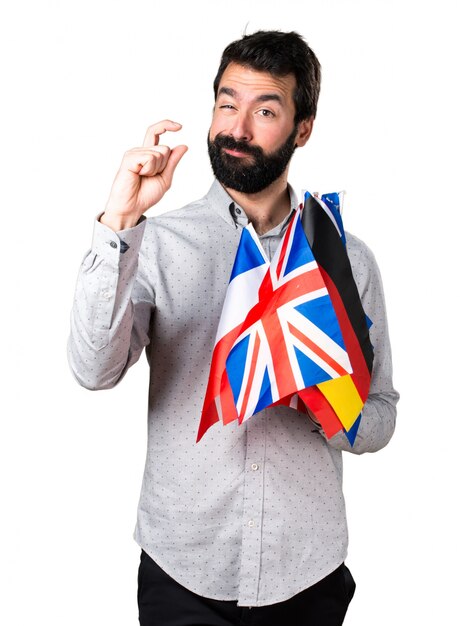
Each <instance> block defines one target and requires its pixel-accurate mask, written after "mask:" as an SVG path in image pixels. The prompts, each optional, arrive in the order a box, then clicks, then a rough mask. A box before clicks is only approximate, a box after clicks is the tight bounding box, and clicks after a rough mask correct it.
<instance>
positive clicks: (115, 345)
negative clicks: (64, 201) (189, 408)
mask: <svg viewBox="0 0 460 626" xmlns="http://www.w3.org/2000/svg"><path fill="white" fill-rule="evenodd" d="M145 223H146V222H145V220H143V221H142V222H141V223H140V224H139V225H137V226H135V227H134V228H130V229H127V230H124V231H121V232H119V233H115V232H113V231H112V230H111V229H110V228H108V227H106V226H104V225H103V224H101V223H100V222H98V221H96V222H95V226H94V235H93V242H92V246H91V250H90V251H89V252H88V253H87V255H86V256H85V258H84V260H83V262H82V265H81V268H80V272H79V275H78V279H77V286H76V292H75V299H74V303H73V309H72V314H71V332H70V338H69V343H68V358H69V363H70V367H71V369H72V372H73V374H74V376H75V377H76V379H77V381H78V382H79V383H80V384H81V385H82V386H83V387H86V388H87V389H109V388H111V387H113V386H114V385H116V384H117V383H118V382H119V381H120V380H121V378H122V377H123V376H124V374H125V373H126V371H127V369H128V368H129V367H130V366H131V365H132V364H133V363H135V362H136V361H137V360H138V359H139V356H140V354H141V352H142V350H143V348H144V347H145V346H146V345H147V344H148V343H149V335H148V329H149V325H150V316H151V313H152V310H153V307H154V293H153V290H152V288H151V287H150V286H149V285H148V284H147V282H146V281H145V280H143V279H142V272H141V271H140V270H139V250H140V246H141V243H142V238H143V234H144V229H145Z"/></svg>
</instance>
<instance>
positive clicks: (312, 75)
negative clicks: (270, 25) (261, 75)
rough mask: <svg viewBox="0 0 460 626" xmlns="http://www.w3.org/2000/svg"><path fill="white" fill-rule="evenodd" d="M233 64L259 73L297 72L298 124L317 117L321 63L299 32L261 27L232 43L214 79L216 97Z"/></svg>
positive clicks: (280, 73)
mask: <svg viewBox="0 0 460 626" xmlns="http://www.w3.org/2000/svg"><path fill="white" fill-rule="evenodd" d="M230 63H237V64H239V65H243V66H244V67H249V68H251V69H254V70H257V71H259V72H269V73H270V74H273V76H286V75H287V74H294V76H295V78H296V83H297V85H296V88H295V90H294V103H295V107H296V115H295V119H294V122H295V124H298V123H299V122H300V121H301V120H305V119H308V118H309V117H312V116H313V117H315V116H316V106H317V104H318V97H319V90H320V84H321V65H320V64H319V61H318V59H317V58H316V56H315V53H314V52H313V50H312V49H311V48H310V47H309V46H308V45H307V43H306V42H305V41H304V39H303V38H302V37H301V36H300V35H299V34H298V33H296V32H290V33H284V32H281V31H279V30H267V31H264V30H260V31H258V32H256V33H253V34H252V35H245V36H244V37H242V38H241V39H238V40H237V41H233V42H232V43H231V44H229V45H228V46H227V47H226V48H225V50H224V52H223V54H222V58H221V60H220V66H219V69H218V71H217V75H216V77H215V79H214V97H215V98H217V90H218V88H219V83H220V80H221V78H222V74H223V73H224V71H225V69H226V68H227V66H228V65H229V64H230Z"/></svg>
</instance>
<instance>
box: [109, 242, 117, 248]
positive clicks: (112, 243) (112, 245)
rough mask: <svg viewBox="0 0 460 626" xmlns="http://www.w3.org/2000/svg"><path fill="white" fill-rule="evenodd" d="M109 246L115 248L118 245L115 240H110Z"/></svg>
mask: <svg viewBox="0 0 460 626" xmlns="http://www.w3.org/2000/svg"><path fill="white" fill-rule="evenodd" d="M110 247H111V248H117V247H118V246H117V242H116V241H111V242H110Z"/></svg>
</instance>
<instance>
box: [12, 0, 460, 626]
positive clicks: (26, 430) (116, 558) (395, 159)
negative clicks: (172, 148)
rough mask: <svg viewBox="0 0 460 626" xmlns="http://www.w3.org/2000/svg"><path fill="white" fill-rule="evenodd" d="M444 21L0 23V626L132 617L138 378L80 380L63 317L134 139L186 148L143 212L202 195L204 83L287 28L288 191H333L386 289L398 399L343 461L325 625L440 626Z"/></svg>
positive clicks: (143, 377) (158, 16)
mask: <svg viewBox="0 0 460 626" xmlns="http://www.w3.org/2000/svg"><path fill="white" fill-rule="evenodd" d="M5 4H6V3H5ZM456 23H457V21H456V19H455V16H454V2H448V1H444V0H438V1H437V2H425V1H423V0H418V1H417V2H416V1H411V0H406V1H405V0H398V1H392V0H385V1H383V0H382V1H379V0H367V1H364V0H363V1H359V0H350V1H346V0H342V1H339V0H337V1H333V0H322V1H320V0H311V1H302V2H300V1H299V2H296V1H285V2H280V1H279V0H276V1H271V0H264V1H259V0H255V1H251V0H244V1H241V0H232V2H228V3H226V2H223V3H220V2H214V3H212V4H210V6H209V7H208V6H207V3H206V2H200V1H195V2H183V3H181V2H178V1H176V0H171V1H169V2H155V1H153V0H150V1H148V0H143V1H141V0H118V1H117V0H111V1H109V0H105V1H104V0H101V1H97V0H93V1H92V2H89V1H83V0H80V1H79V2H64V1H62V2H57V1H55V2H51V1H45V0H42V1H41V2H32V1H22V2H21V1H20V0H17V1H16V2H15V3H14V4H11V5H10V7H9V8H6V9H5V8H2V9H1V14H0V47H1V50H0V53H1V59H2V73H1V91H2V96H1V109H2V112H1V119H0V125H1V127H0V131H1V157H0V158H1V163H0V168H1V169H0V174H1V179H2V182H1V205H0V206H1V211H2V212H1V215H2V219H3V228H2V233H1V236H0V246H1V252H2V262H1V274H2V279H1V280H2V283H1V293H2V302H1V307H0V315H1V317H2V321H1V333H2V335H1V344H0V345H1V354H2V366H1V367H2V375H1V382H2V393H1V409H0V410H1V433H0V476H1V492H0V493H1V496H0V497H1V501H0V506H1V514H0V515H1V517H0V524H1V532H0V570H1V571H0V598H1V600H0V622H1V623H2V624H5V626H19V625H21V626H23V625H25V624H32V623H33V624H46V625H47V626H58V625H59V626H63V625H64V624H65V625H66V626H74V625H78V626H81V625H82V624H85V625H88V626H93V625H101V624H113V625H115V626H118V625H120V626H129V625H130V624H133V625H134V624H136V623H137V607H136V575H137V565H138V557H139V550H138V547H137V546H136V544H135V543H134V541H133V540H132V531H133V528H134V523H135V513H136V506H137V499H138V495H139V489H140V482H141V477H142V470H143V463H144V455H145V443H146V419H145V416H146V399H147V398H146V395H147V394H146V385H147V365H146V362H145V359H144V358H142V360H141V362H140V363H138V364H137V366H136V367H135V368H134V369H133V370H132V371H131V372H130V373H129V375H128V376H127V378H126V379H125V380H124V381H123V384H122V385H121V386H120V387H119V388H117V389H114V390H112V391H109V392H98V393H91V392H88V391H86V390H84V389H81V388H79V387H78V386H77V384H76V383H75V382H74V380H73V378H72V376H71V374H70V372H69V370H68V367H67V362H66V355H65V345H66V338H67V333H68V325H69V311H70V307H71V302H72V296H73V290H74V285H75V279H76V273H77V269H78V265H79V263H80V260H81V258H82V257H83V255H84V253H85V251H86V250H87V248H88V247H89V245H90V242H91V233H92V222H93V217H94V215H95V214H96V213H97V212H99V211H100V210H102V209H103V207H104V204H105V201H106V198H107V195H108V191H109V189H110V185H111V182H112V179H113V176H114V174H115V172H116V169H117V167H118V164H119V161H120V159H121V156H122V154H123V152H124V151H125V150H126V149H128V148H131V147H133V146H134V145H139V143H140V142H141V141H142V139H143V136H144V131H145V129H146V127H147V126H148V125H149V124H151V123H153V122H155V121H158V120H161V119H163V118H165V117H169V118H171V119H174V120H177V121H180V122H181V123H182V124H183V131H182V132H181V136H180V138H179V137H175V136H172V135H171V136H170V141H171V142H172V144H174V143H179V142H180V143H187V144H188V146H189V152H188V153H187V154H186V156H185V157H184V159H183V161H182V162H181V163H180V165H179V168H178V171H177V175H176V179H175V185H174V187H173V189H172V190H171V191H170V192H169V195H168V196H167V197H166V198H165V199H164V201H163V203H162V205H161V210H166V209H169V208H175V207H178V206H180V205H182V204H184V203H186V202H188V201H190V200H192V199H195V198H198V197H201V196H202V195H203V194H204V193H205V192H206V191H207V189H208V186H209V184H210V182H211V180H212V178H211V172H210V168H209V165H208V162H207V153H206V134H207V130H208V126H209V122H210V116H211V110H212V105H213V96H212V88H211V85H212V79H213V77H214V74H215V72H216V69H217V66H218V61H219V56H220V53H221V52H222V50H223V48H224V47H225V45H226V44H227V43H229V42H230V41H232V40H234V39H236V38H239V37H240V36H241V35H242V34H243V31H244V29H245V27H246V25H248V26H247V29H248V32H253V31H254V30H257V29H260V28H279V29H284V30H286V29H289V30H292V29H295V30H297V31H299V32H300V33H301V34H302V35H303V36H304V37H305V38H306V40H307V41H308V43H309V44H310V45H311V46H312V48H313V49H314V50H315V52H316V54H317V55H318V57H319V59H320V61H321V63H322V66H323V74H324V80H323V89H322V94H321V97H320V102H319V113H318V117H317V121H316V125H315V129H314V133H313V136H312V138H311V140H310V142H309V143H308V144H307V146H306V147H305V148H303V149H302V150H299V151H298V153H297V154H296V156H295V157H294V162H293V165H292V168H291V173H292V176H291V179H292V182H293V184H294V186H295V188H296V189H297V190H298V191H300V190H301V189H302V188H308V189H310V190H311V191H317V190H319V191H333V190H340V189H346V190H347V196H346V205H345V218H344V219H345V223H346V227H347V229H348V230H350V231H352V232H354V233H355V234H356V235H358V236H359V237H361V238H362V239H364V240H365V241H366V242H367V243H368V244H369V245H370V247H371V248H372V249H373V250H374V252H375V254H376V256H377V259H378V262H379V264H380V268H381V271H382V275H383V279H384V283H385V288H386V298H387V307H388V315H389V321H390V331H391V337H392V343H393V357H394V369H395V383H396V386H397V388H398V389H399V391H400V392H401V394H402V399H401V402H400V405H399V422H398V427H397V431H396V434H395V436H394V439H393V440H392V442H391V444H390V445H389V446H388V447H387V448H386V449H385V450H383V451H381V452H379V453H378V454H376V455H366V456H362V457H352V456H350V455H349V456H347V458H346V462H345V492H346V498H347V506H348V516H349V527H350V535H351V539H350V554H349V559H348V564H349V566H350V568H351V570H352V572H353V574H354V576H355V578H356V580H357V583H358V590H357V593H356V596H355V600H354V601H353V603H352V605H351V607H350V610H349V614H348V618H347V621H346V623H347V624H350V626H369V624H372V625H373V626H380V625H384V624H385V625H387V624H396V625H407V624H417V625H420V624H449V625H450V624H454V623H458V622H457V621H456V620H458V590H457V582H458V576H457V574H458V572H457V571H456V570H457V563H458V560H459V556H460V555H459V551H458V528H459V523H460V520H459V518H458V513H457V512H456V508H455V503H456V500H457V499H458V441H459V426H458V424H459V417H460V416H459V410H458V389H459V387H460V383H459V382H458V381H457V379H456V378H454V374H456V370H455V367H456V362H457V354H456V353H457V352H458V343H457V337H458V331H457V328H456V325H457V320H458V307H457V306H456V304H454V301H453V297H454V295H455V292H456V290H457V284H458V278H457V275H456V273H455V274H454V267H456V264H457V255H456V247H458V234H457V232H456V230H457V224H458V221H457V219H456V213H457V210H458V189H457V183H458V173H457V172H458V140H459V137H458V111H459V110H460V109H459V104H460V103H459V98H458V93H457V86H456V85H457V83H458V61H459V50H458V46H457V43H456V40H457V39H458V29H457V26H456ZM455 175H457V176H455ZM280 626H281V625H280Z"/></svg>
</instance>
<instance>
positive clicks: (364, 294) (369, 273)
mask: <svg viewBox="0 0 460 626" xmlns="http://www.w3.org/2000/svg"><path fill="white" fill-rule="evenodd" d="M347 241H348V243H347V248H348V254H349V257H350V262H351V265H352V270H353V276H354V278H355V281H356V284H357V287H358V291H359V293H360V296H361V301H362V304H363V308H364V311H365V313H366V315H367V316H368V317H369V318H370V320H371V322H372V326H371V328H370V339H371V343H372V345H373V347H374V366H373V370H372V378H371V385H370V392H369V396H368V399H367V401H366V403H365V405H364V407H363V410H362V417H361V423H360V426H359V430H358V435H357V437H356V441H355V443H354V445H353V446H351V445H350V443H349V442H348V439H347V438H346V436H345V434H344V433H343V432H341V433H339V434H337V435H335V436H334V437H332V438H331V439H330V440H329V444H330V445H331V446H332V447H334V448H336V449H338V450H346V451H348V452H352V453H354V454H362V453H363V452H376V451H377V450H380V449H381V448H383V447H384V446H385V445H386V444H387V443H388V442H389V440H390V439H391V437H392V435H393V432H394V429H395V420H396V404H397V402H398V399H399V394H398V392H397V391H396V390H395V389H394V387H393V382H392V376H393V368H392V360H391V347H390V339H389V335H388V323H387V316H386V310H385V300H384V294H383V286H382V279H381V276H380V271H379V268H378V266H377V263H376V260H375V258H374V255H373V254H372V252H371V251H370V250H369V248H367V247H366V246H365V245H364V244H363V242H361V241H360V240H359V239H357V238H356V237H353V236H352V235H347Z"/></svg>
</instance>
